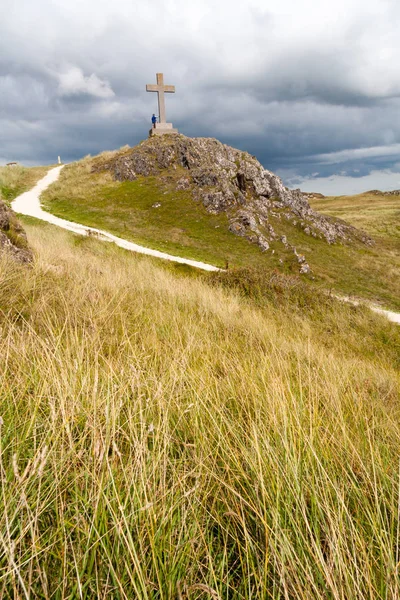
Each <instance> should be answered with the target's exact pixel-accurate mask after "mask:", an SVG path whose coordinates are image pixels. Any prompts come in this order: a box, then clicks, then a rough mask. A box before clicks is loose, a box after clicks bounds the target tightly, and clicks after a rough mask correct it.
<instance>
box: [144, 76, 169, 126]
mask: <svg viewBox="0 0 400 600" xmlns="http://www.w3.org/2000/svg"><path fill="white" fill-rule="evenodd" d="M156 76H157V84H156V85H154V84H152V83H148V84H147V85H146V92H157V94H158V114H159V117H160V123H166V122H167V120H166V118H165V98H164V93H165V92H166V93H169V94H174V93H175V86H174V85H164V74H163V73H157V74H156Z"/></svg>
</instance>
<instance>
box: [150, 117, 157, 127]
mask: <svg viewBox="0 0 400 600" xmlns="http://www.w3.org/2000/svg"><path fill="white" fill-rule="evenodd" d="M151 122H152V123H153V129H155V128H156V123H157V117H156V115H154V114H153V116H152V117H151Z"/></svg>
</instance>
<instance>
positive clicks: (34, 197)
mask: <svg viewBox="0 0 400 600" xmlns="http://www.w3.org/2000/svg"><path fill="white" fill-rule="evenodd" d="M62 168H63V166H60V167H55V168H54V169H50V171H49V172H48V173H47V175H46V176H45V177H43V179H41V180H40V181H39V182H38V183H37V184H36V185H35V187H34V188H32V189H31V190H30V191H29V192H25V193H24V194H21V196H18V198H16V199H15V200H14V202H13V203H12V205H11V206H12V209H13V210H14V211H15V212H16V213H20V214H22V215H27V216H29V217H36V218H37V219H41V220H42V221H47V223H51V224H52V225H57V227H62V228H63V229H67V230H68V231H72V232H73V233H77V234H79V235H90V234H95V235H96V237H97V238H98V239H100V240H103V241H105V242H114V244H117V246H120V247H121V248H125V250H131V251H132V252H138V253H140V254H147V255H148V256H155V257H156V258H162V259H164V260H170V261H173V262H177V263H181V264H183V265H190V266H191V267H196V268H197V269H203V271H220V269H218V267H214V266H213V265H208V264H206V263H202V262H198V261H196V260H190V259H188V258H181V257H180V256H172V255H171V254H166V253H165V252H159V251H158V250H152V249H151V248H145V247H144V246H139V245H138V244H134V243H133V242H128V241H127V240H124V239H122V238H120V237H117V236H116V235H112V233H108V232H107V231H102V230H101V229H96V228H94V227H87V226H86V225H80V224H79V223H73V222H72V221H66V220H65V219H60V218H59V217H55V216H54V215H52V214H51V213H48V212H46V211H45V210H43V209H42V207H41V205H40V194H41V193H42V192H44V191H45V190H46V189H47V188H48V187H49V186H50V185H51V184H52V183H54V182H55V181H57V179H58V178H59V176H60V172H61V169H62ZM338 299H340V300H342V301H343V302H349V303H351V304H354V305H356V306H357V305H359V304H363V303H362V302H359V301H358V300H352V299H351V298H348V297H343V296H338ZM365 304H366V305H367V306H368V307H369V308H370V309H371V310H373V311H374V312H376V313H379V314H381V315H384V316H385V317H387V318H388V319H389V321H392V322H393V323H398V324H399V325H400V313H395V312H393V311H390V310H385V309H383V308H380V307H379V306H375V305H373V304H369V303H368V302H366V303H365Z"/></svg>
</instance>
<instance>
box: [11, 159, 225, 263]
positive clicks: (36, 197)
mask: <svg viewBox="0 0 400 600" xmlns="http://www.w3.org/2000/svg"><path fill="white" fill-rule="evenodd" d="M62 168H63V165H62V166H60V167H55V168H54V169H51V170H50V171H49V172H48V173H47V175H46V176H45V177H43V179H41V180H40V181H39V182H38V183H37V184H36V185H35V187H34V188H32V189H31V190H30V191H29V192H25V193H24V194H21V196H18V198H16V199H15V200H14V202H13V203H12V205H11V207H12V209H13V210H14V211H15V212H16V213H20V214H22V215H27V216H29V217H36V218H37V219H41V220H42V221H47V223H52V225H57V226H58V227H62V228H63V229H67V230H68V231H72V232H73V233H77V234H79V235H90V234H94V235H95V236H96V238H98V239H101V240H103V241H105V242H114V244H117V246H120V247H121V248H125V250H131V251H132V252H139V253H140V254H147V255H148V256H155V257H156V258H162V259H164V260H171V261H173V262H177V263H181V264H183V265H189V266H191V267H196V268H197V269H203V271H219V270H220V269H218V267H214V266H213V265H208V264H206V263H203V262H198V261H197V260H190V259H188V258H181V257H180V256H173V255H171V254H166V253H165V252H159V251H158V250H152V249H151V248H145V247H144V246H139V245H138V244H134V243H133V242H128V240H124V239H122V238H120V237H117V236H116V235H113V234H112V233H108V232H107V231H102V230H101V229H96V228H95V227H87V226H86V225H80V224H79V223H73V222H72V221H66V220H65V219H60V218H59V217H56V216H54V215H52V214H51V213H48V212H46V211H45V210H43V209H42V207H41V205H40V194H41V193H42V192H44V191H45V190H46V189H47V188H48V187H49V186H50V185H51V184H52V183H54V182H55V181H57V179H58V178H59V176H60V172H61V169H62Z"/></svg>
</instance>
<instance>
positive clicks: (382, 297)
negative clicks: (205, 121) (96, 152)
mask: <svg viewBox="0 0 400 600" xmlns="http://www.w3.org/2000/svg"><path fill="white" fill-rule="evenodd" d="M91 164H92V162H91V160H90V159H86V160H83V161H80V162H79V163H75V164H73V165H70V166H67V167H66V168H65V169H64V170H63V172H62V174H61V178H60V181H59V182H58V183H56V184H54V185H53V186H52V187H51V188H50V189H49V190H48V191H47V192H46V193H45V194H44V196H43V201H44V205H45V207H47V208H48V210H50V211H51V212H52V213H54V214H56V215H58V216H61V217H64V218H67V219H71V220H75V221H77V222H80V223H83V224H86V225H91V226H96V227H100V228H103V229H106V230H108V231H111V232H113V233H115V234H117V235H120V236H122V237H125V238H127V239H131V240H133V241H135V242H138V243H141V244H144V245H147V246H149V247H152V248H156V249H158V250H163V251H166V252H170V253H172V254H176V255H180V256H184V257H187V258H194V259H197V260H202V261H208V262H210V263H212V264H215V265H217V266H222V267H223V266H225V263H226V261H228V262H229V264H230V265H231V266H251V267H257V268H261V269H265V268H267V269H272V268H276V267H280V268H281V269H283V270H285V271H286V272H298V265H297V263H296V262H294V260H293V255H292V254H288V253H287V252H286V251H285V249H284V247H283V245H282V244H281V242H279V241H278V242H276V243H275V244H272V246H271V249H274V250H275V254H274V255H272V253H271V252H267V253H262V252H261V251H260V249H259V248H258V247H257V246H255V245H252V244H250V242H248V241H246V240H244V239H242V238H239V237H237V236H234V235H233V234H231V233H230V232H229V231H228V220H227V217H226V215H218V216H214V215H210V214H209V213H207V212H206V210H205V209H204V207H203V206H202V205H201V204H197V203H195V202H194V201H193V200H192V198H191V197H190V194H189V192H186V191H179V192H177V191H176V190H175V183H176V179H178V178H179V177H180V176H181V175H182V173H180V172H178V171H179V170H177V171H176V173H174V174H173V175H172V176H170V178H169V179H168V178H164V179H161V180H160V179H156V178H153V177H149V178H140V179H138V180H137V181H134V182H125V183H119V182H115V181H113V180H112V178H111V176H110V175H109V174H108V173H102V174H93V173H91ZM156 203H161V206H160V207H158V208H153V205H154V204H156ZM274 225H275V226H276V231H278V232H279V233H280V234H286V235H287V236H288V239H289V240H290V241H291V242H292V243H294V244H295V245H296V247H297V249H298V251H299V252H301V253H304V254H305V255H306V257H307V259H308V260H309V263H310V265H311V267H312V269H313V275H314V276H315V282H314V283H315V284H317V285H322V286H323V287H325V288H327V287H329V288H333V289H336V290H337V291H340V292H344V293H346V294H350V295H355V296H361V297H365V298H369V299H371V300H374V301H375V302H379V301H380V302H382V303H383V304H384V305H386V306H387V307H391V308H394V309H400V278H399V277H398V276H397V272H398V271H397V269H398V261H399V257H398V255H397V254H396V249H394V248H393V247H392V246H388V245H387V244H386V245H385V244H383V243H382V242H380V241H379V243H378V244H377V246H376V247H374V248H366V247H364V246H354V247H344V246H341V245H334V246H329V245H328V244H326V243H325V242H323V241H321V240H315V239H314V238H312V237H310V236H307V235H306V234H304V232H303V231H301V230H300V229H297V228H295V227H293V226H292V225H289V224H288V223H287V222H286V221H285V219H282V221H279V222H276V223H274ZM279 258H283V260H284V261H285V264H284V265H283V266H281V265H280V263H279Z"/></svg>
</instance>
